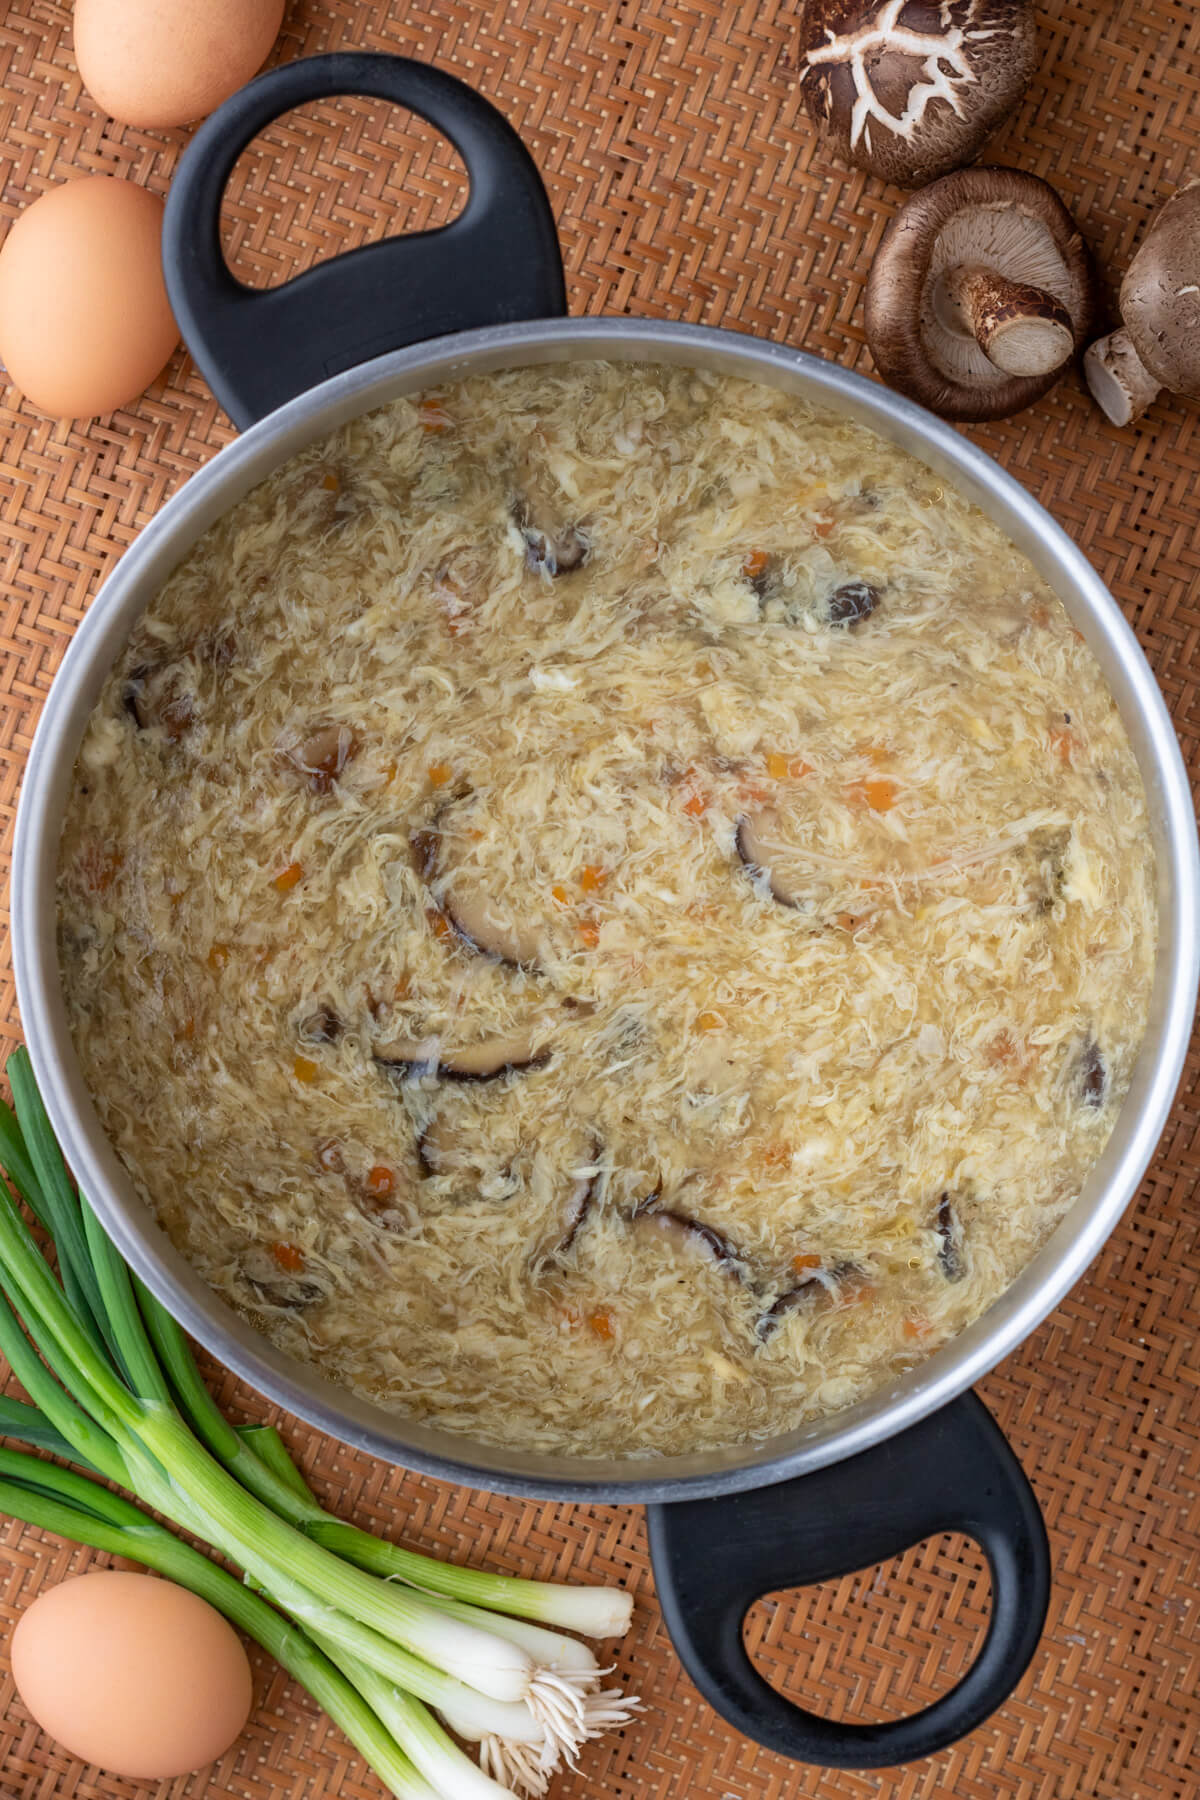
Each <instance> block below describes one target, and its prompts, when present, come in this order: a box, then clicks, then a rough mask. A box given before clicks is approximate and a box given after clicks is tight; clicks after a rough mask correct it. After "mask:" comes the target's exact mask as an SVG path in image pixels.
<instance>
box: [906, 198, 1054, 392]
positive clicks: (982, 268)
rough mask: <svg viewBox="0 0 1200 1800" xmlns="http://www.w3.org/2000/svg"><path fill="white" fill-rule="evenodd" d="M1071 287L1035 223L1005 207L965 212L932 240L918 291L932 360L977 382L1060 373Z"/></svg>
mask: <svg viewBox="0 0 1200 1800" xmlns="http://www.w3.org/2000/svg"><path fill="white" fill-rule="evenodd" d="M1075 288H1076V283H1075V280H1074V278H1073V276H1072V274H1071V271H1070V269H1069V268H1068V267H1067V264H1066V262H1065V260H1064V259H1063V256H1062V254H1061V252H1060V251H1059V248H1058V246H1057V244H1056V243H1055V241H1054V238H1053V236H1052V234H1051V232H1050V231H1049V229H1048V228H1047V226H1046V225H1045V224H1043V222H1042V221H1041V220H1040V219H1038V218H1035V217H1034V216H1033V215H1032V214H1031V213H1027V212H1025V211H1023V210H1022V209H1021V208H1020V207H1016V206H1013V205H1011V204H1009V203H1002V204H998V205H995V206H969V207H964V208H963V209H962V211H961V212H958V213H955V215H954V216H953V218H951V219H948V220H947V221H946V225H945V227H944V228H943V230H942V231H941V233H940V234H939V236H938V240H937V244H936V246H935V248H934V253H933V256H932V258H931V259H930V265H929V273H928V275H927V277H926V281H925V286H924V289H923V291H922V294H921V302H920V304H921V336H922V338H923V340H924V343H925V347H926V351H927V353H928V355H929V360H930V362H932V363H933V364H934V366H935V367H936V368H937V369H938V370H939V371H940V372H941V373H942V374H943V375H945V376H947V377H948V378H949V379H950V380H952V381H957V382H977V383H978V382H982V383H998V382H1002V381H1007V380H1008V379H1009V378H1010V377H1011V376H1013V375H1043V374H1047V373H1048V372H1049V371H1050V370H1051V369H1056V368H1059V367H1060V366H1061V365H1062V364H1063V363H1065V362H1066V361H1067V360H1068V358H1069V357H1070V355H1071V352H1072V350H1073V348H1074V333H1073V331H1072V327H1071V310H1070V308H1071V302H1072V301H1073V300H1075V299H1076V293H1075Z"/></svg>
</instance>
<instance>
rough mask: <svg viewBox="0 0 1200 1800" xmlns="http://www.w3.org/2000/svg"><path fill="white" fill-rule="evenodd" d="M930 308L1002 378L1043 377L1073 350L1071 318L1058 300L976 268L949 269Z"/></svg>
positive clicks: (978, 266) (966, 264)
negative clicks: (1001, 373)
mask: <svg viewBox="0 0 1200 1800" xmlns="http://www.w3.org/2000/svg"><path fill="white" fill-rule="evenodd" d="M933 305H934V310H935V312H936V313H937V314H938V317H939V319H940V320H941V323H942V324H943V325H944V326H945V327H946V329H947V330H948V331H953V332H955V333H956V334H957V335H958V336H959V337H973V338H974V339H975V342H976V343H977V344H978V345H979V348H980V349H981V350H982V351H983V354H984V355H985V356H986V357H987V359H988V361H989V362H990V363H994V364H995V366H996V368H998V369H1003V371H1004V373H1005V374H1006V375H1048V374H1049V373H1050V372H1051V370H1052V369H1058V368H1061V367H1062V365H1063V363H1065V362H1067V361H1068V360H1069V359H1070V357H1071V355H1072V353H1073V351H1074V348H1075V334H1074V332H1073V331H1072V329H1071V315H1070V313H1069V312H1068V311H1067V308H1066V307H1065V306H1064V305H1063V303H1062V301H1061V300H1057V299H1056V298H1055V297H1054V295H1053V294H1048V293H1046V291H1045V290H1044V289H1043V288H1038V287H1031V286H1029V284H1028V283H1027V282H1024V281H1009V279H1008V278H1007V276H1005V275H1000V274H998V273H997V272H996V270H995V269H989V268H985V267H983V266H982V265H979V264H969V263H957V264H955V265H954V266H953V267H951V268H948V269H947V270H946V271H945V273H944V274H943V275H942V277H941V279H940V281H939V282H938V284H937V288H936V290H935V292H934V296H933Z"/></svg>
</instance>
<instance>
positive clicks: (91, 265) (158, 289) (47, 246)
mask: <svg viewBox="0 0 1200 1800" xmlns="http://www.w3.org/2000/svg"><path fill="white" fill-rule="evenodd" d="M162 218H163V204H162V201H161V200H160V199H159V198H158V196H157V195H156V194H150V193H147V191H146V189H145V188H142V187H137V186H136V185H135V184H134V183H133V182H132V181H119V180H117V178H116V177H115V176H112V175H81V176H79V178H78V179H77V180H75V181H68V182H64V184H63V185H62V186H61V187H56V188H51V189H50V192H49V193H47V194H43V195H42V197H41V199H40V200H35V201H34V203H33V205H32V206H30V207H27V208H26V210H25V211H24V212H23V213H22V214H21V216H20V218H19V219H18V220H17V222H16V224H15V225H14V226H13V227H12V230H11V231H10V232H9V234H8V236H7V237H6V238H5V240H4V243H3V246H2V247H0V358H2V359H3V361H4V365H5V367H6V368H7V370H8V373H9V376H10V378H11V380H12V381H13V382H14V383H15V385H16V386H17V387H18V388H20V390H21V392H22V393H23V394H24V395H25V396H26V397H27V398H28V399H29V400H30V402H31V403H32V404H33V405H34V406H35V407H36V408H37V409H38V411H39V412H44V413H49V414H50V416H51V417H52V418H57V419H83V418H93V417H95V415H96V414H97V413H107V412H112V411H113V409H114V408H115V407H118V406H124V405H126V404H127V403H128V402H129V401H130V400H133V399H135V398H136V397H137V395H138V394H140V393H142V392H143V391H144V390H145V389H146V388H148V387H149V385H150V383H151V382H152V381H153V380H154V377H155V376H156V375H157V374H158V372H159V370H160V369H161V368H162V366H163V364H164V363H165V362H166V360H167V358H168V357H169V356H170V354H171V352H172V350H173V349H174V348H175V346H176V344H177V343H178V342H179V328H178V326H177V325H176V323H175V320H174V317H173V315H172V313H171V307H170V304H169V302H168V300H167V290H166V287H165V286H164V283H163V274H162V248H161V239H162Z"/></svg>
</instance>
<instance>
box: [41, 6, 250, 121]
mask: <svg viewBox="0 0 1200 1800" xmlns="http://www.w3.org/2000/svg"><path fill="white" fill-rule="evenodd" d="M283 9H284V0H75V61H76V62H77V64H78V65H79V73H80V75H81V76H82V78H83V85H84V87H86V89H87V91H88V93H89V94H90V95H91V96H92V99H93V100H95V101H96V103H97V105H99V106H102V107H103V108H104V110H105V112H107V113H111V114H112V116H113V118H114V119H120V120H122V122H123V123H124V124H126V125H187V124H189V123H190V122H191V120H193V119H202V118H203V117H204V115H205V113H210V112H212V110H213V108H214V107H217V106H220V104H221V102H222V100H228V98H229V96H230V94H232V93H234V92H235V90H236V89H238V88H240V87H241V86H242V85H243V83H245V82H247V81H249V79H250V77H251V76H252V75H254V74H256V73H257V71H258V70H259V69H260V68H261V67H262V65H263V63H264V62H265V61H266V59H267V56H268V54H269V53H270V49H271V45H272V44H273V43H274V42H275V39H276V38H277V37H278V36H279V27H280V25H281V24H282V23H283Z"/></svg>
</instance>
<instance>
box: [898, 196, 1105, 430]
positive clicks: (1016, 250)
mask: <svg viewBox="0 0 1200 1800" xmlns="http://www.w3.org/2000/svg"><path fill="white" fill-rule="evenodd" d="M960 271H968V272H970V273H971V275H972V276H973V278H974V279H973V281H972V282H967V283H965V284H964V283H960V282H958V281H956V279H955V277H956V274H957V272H960ZM988 271H992V272H994V275H995V276H996V277H997V280H996V282H995V283H994V284H992V285H993V286H994V289H995V292H994V293H993V294H992V295H991V296H990V297H989V292H988V290H989V281H988V279H987V272H988ZM964 285H965V286H966V287H967V288H968V289H969V290H970V291H971V293H972V295H973V298H974V299H975V300H976V301H977V302H978V304H977V305H976V306H975V308H974V310H973V312H972V313H971V315H970V318H969V321H968V323H966V324H964V322H963V320H962V318H961V317H959V316H958V313H957V309H958V306H959V302H960V299H961V295H960V288H961V287H962V286H964ZM1022 291H1024V294H1025V299H1024V300H1021V299H1020V295H1021V293H1022ZM996 295H999V296H1000V297H1001V301H1002V302H1005V303H1006V304H1007V303H1011V307H1012V308H1013V310H1010V311H1009V313H1008V316H1007V318H999V323H1000V324H1001V325H1004V326H1008V327H1012V326H1015V325H1019V326H1021V327H1022V330H1025V329H1026V328H1028V330H1029V333H1030V334H1031V335H1032V336H1034V337H1036V339H1037V342H1036V343H1034V345H1033V348H1034V350H1035V352H1040V351H1041V350H1042V349H1044V348H1045V345H1046V343H1047V342H1050V343H1054V342H1058V341H1059V340H1061V345H1060V352H1059V360H1057V361H1055V360H1054V358H1053V357H1049V358H1047V357H1041V358H1040V360H1039V356H1038V355H1037V354H1035V355H1033V356H1028V357H1026V358H1025V359H1024V360H1022V358H1020V357H1015V356H1013V355H1012V354H1011V352H1012V351H1013V349H1014V348H1015V347H1016V344H1017V336H1018V334H1017V333H1016V332H1015V331H1010V333H1009V337H1008V343H1007V346H1006V354H1005V356H1004V357H1003V358H1001V359H998V358H997V353H996V348H995V343H994V337H995V333H996V328H997V320H998V316H999V315H998V311H997V306H996V304H994V302H995V299H996ZM1014 296H1016V297H1017V298H1015V299H1014ZM1096 303H1097V284H1096V278H1095V274H1094V271H1093V269H1092V262H1091V257H1090V256H1089V254H1088V250H1087V246H1086V245H1085V244H1084V241H1083V239H1082V238H1081V237H1080V235H1079V233H1078V231H1077V230H1076V229H1075V224H1074V221H1073V220H1072V218H1071V215H1070V213H1068V211H1067V209H1066V207H1065V206H1064V205H1063V203H1062V201H1061V200H1060V199H1059V198H1058V195H1057V194H1056V193H1055V192H1054V190H1053V188H1051V187H1048V186H1047V185H1046V183H1045V182H1044V181H1041V180H1039V179H1038V177H1037V176H1036V175H1025V174H1022V173H1021V172H1020V171H1019V170H1016V169H993V168H983V169H960V170H959V171H958V173H957V174H954V175H946V176H943V178H942V179H941V180H940V181H935V182H933V183H931V185H930V186H929V187H927V188H924V189H922V191H921V192H920V193H919V194H914V195H913V197H912V199H911V200H909V201H907V202H906V203H905V205H904V206H903V208H902V209H901V211H900V212H899V213H898V214H897V215H896V217H895V218H894V219H893V220H892V222H891V224H890V225H889V226H888V228H887V230H886V231H885V232H884V234H883V239H882V242H881V243H880V246H879V250H878V252H877V253H876V257H875V261H874V264H873V265H872V268H871V274H870V279H869V281H868V283H867V296H866V326H867V342H868V343H869V344H870V346H871V354H872V356H873V357H874V358H875V363H876V366H877V368H878V369H879V373H880V374H881V375H882V376H883V378H884V380H885V381H886V382H887V383H888V384H889V385H890V386H891V387H894V388H898V389H899V390H900V392H901V393H903V394H907V395H908V396H909V397H910V399H913V400H917V401H919V402H920V404H921V405H922V406H927V407H929V408H930V410H931V411H933V412H936V413H940V414H941V416H942V417H943V418H946V419H1003V418H1007V417H1008V415H1009V414H1010V413H1015V412H1019V411H1020V410H1021V408H1022V407H1025V406H1030V405H1032V403H1033V402H1034V401H1035V400H1038V399H1040V398H1041V396H1042V395H1043V394H1044V393H1046V392H1048V390H1049V389H1050V388H1051V387H1053V385H1054V383H1055V382H1056V381H1057V380H1058V378H1059V375H1060V374H1061V372H1062V369H1063V367H1064V366H1065V363H1066V362H1067V361H1068V360H1069V358H1070V356H1071V355H1072V354H1073V353H1074V352H1075V351H1076V350H1079V349H1081V348H1082V346H1083V345H1084V344H1085V343H1086V342H1087V341H1088V338H1089V336H1090V335H1091V332H1092V330H1093V328H1094V324H1095V316H1096ZM1000 311H1001V312H1002V311H1003V305H1002V306H1001V308H1000ZM1067 326H1069V330H1070V341H1067V331H1066V327H1067ZM1034 327H1036V331H1034V329H1033V328H1034ZM985 344H986V345H987V346H988V348H989V349H990V350H991V353H992V354H991V355H990V356H989V355H988V354H986V353H985V350H984V348H982V347H981V346H983V345H985ZM1022 347H1023V348H1024V349H1026V350H1027V349H1028V348H1029V344H1028V342H1026V343H1025V344H1024V345H1023V346H1022ZM1000 360H1007V361H1008V362H1009V369H1006V368H1004V367H1001V366H998V362H999V361H1000ZM1047 361H1049V363H1050V366H1048V367H1047V366H1046V363H1047ZM1014 364H1015V365H1016V366H1024V367H1027V368H1030V369H1032V368H1037V369H1039V370H1040V372H1039V373H1036V374H1034V373H1028V374H1022V375H1014V374H1012V373H1011V372H1010V369H1011V367H1012V366H1014Z"/></svg>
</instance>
